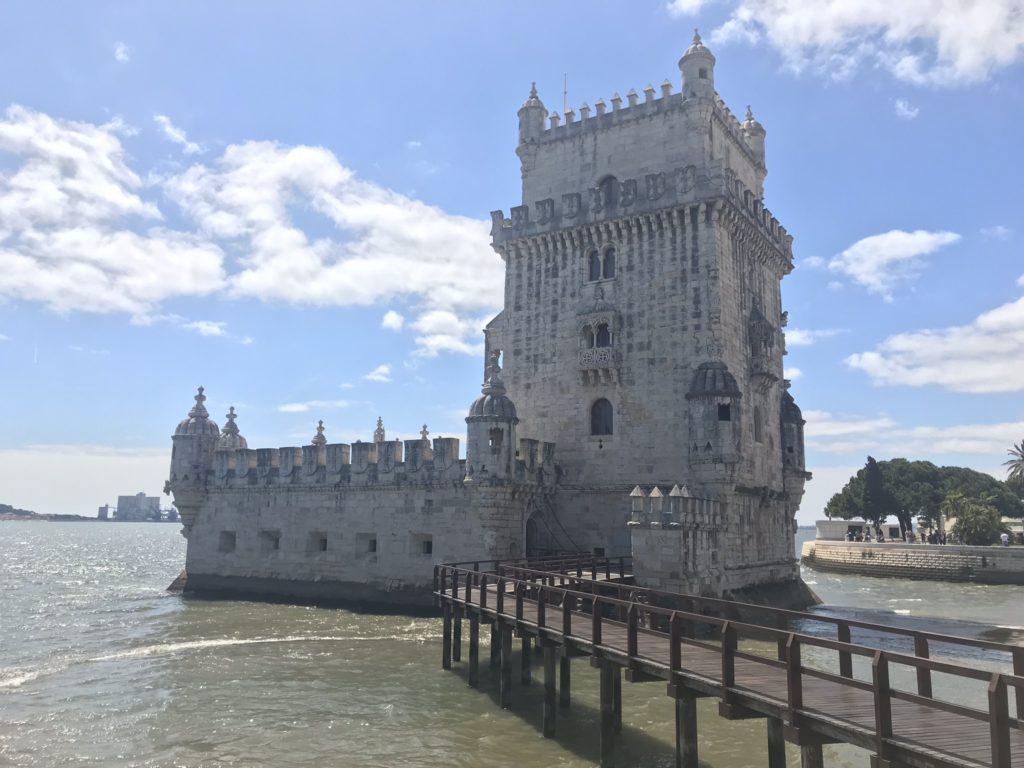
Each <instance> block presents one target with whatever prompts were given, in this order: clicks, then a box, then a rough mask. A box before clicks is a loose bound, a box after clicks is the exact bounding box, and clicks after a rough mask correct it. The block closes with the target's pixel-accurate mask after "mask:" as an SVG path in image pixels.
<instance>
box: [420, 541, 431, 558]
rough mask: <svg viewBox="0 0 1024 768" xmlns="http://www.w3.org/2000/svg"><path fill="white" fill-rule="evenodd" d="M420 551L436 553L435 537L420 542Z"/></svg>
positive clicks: (425, 553) (426, 553)
mask: <svg viewBox="0 0 1024 768" xmlns="http://www.w3.org/2000/svg"><path fill="white" fill-rule="evenodd" d="M420 552H422V553H423V554H424V555H432V554H434V541H433V539H424V540H423V541H421V542H420Z"/></svg>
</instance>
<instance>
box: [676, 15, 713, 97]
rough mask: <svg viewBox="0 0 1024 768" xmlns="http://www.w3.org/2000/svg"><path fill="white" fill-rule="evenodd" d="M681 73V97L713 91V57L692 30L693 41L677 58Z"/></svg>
mask: <svg viewBox="0 0 1024 768" xmlns="http://www.w3.org/2000/svg"><path fill="white" fill-rule="evenodd" d="M679 71H680V72H682V73H683V98H684V99H688V98H691V97H710V96H713V95H714V93H715V57H714V54H712V53H711V51H709V50H708V49H707V48H706V47H705V46H704V43H703V41H702V40H701V39H700V33H699V32H698V31H697V30H696V29H695V30H693V42H692V43H690V47H689V48H687V49H686V53H684V54H683V58H681V59H680V60H679Z"/></svg>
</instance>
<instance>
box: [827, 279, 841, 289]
mask: <svg viewBox="0 0 1024 768" xmlns="http://www.w3.org/2000/svg"><path fill="white" fill-rule="evenodd" d="M828 289H829V290H830V291H841V290H843V284H842V283H841V282H839V281H838V280H829V281H828Z"/></svg>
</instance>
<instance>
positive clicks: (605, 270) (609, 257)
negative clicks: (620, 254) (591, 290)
mask: <svg viewBox="0 0 1024 768" xmlns="http://www.w3.org/2000/svg"><path fill="white" fill-rule="evenodd" d="M587 276H588V279H589V280H591V281H594V280H601V279H602V278H603V279H605V280H610V279H611V278H613V277H615V248H614V246H609V247H608V248H605V249H604V254H603V257H602V254H601V253H599V252H598V251H597V249H594V250H592V251H591V252H590V253H589V254H588V255H587Z"/></svg>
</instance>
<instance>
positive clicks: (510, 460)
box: [466, 358, 519, 482]
mask: <svg viewBox="0 0 1024 768" xmlns="http://www.w3.org/2000/svg"><path fill="white" fill-rule="evenodd" d="M500 373H501V369H500V368H498V362H497V359H493V358H492V360H491V363H490V364H489V365H488V367H487V381H486V382H484V385H483V387H482V388H481V390H480V397H478V398H477V399H476V400H474V401H473V404H472V405H471V406H470V407H469V415H468V416H466V482H473V481H479V480H483V479H488V480H507V479H509V478H511V477H513V475H514V471H515V466H514V463H515V454H516V451H515V445H516V424H518V423H519V417H518V416H516V406H515V403H513V402H512V400H511V399H509V397H508V396H507V395H506V394H505V384H504V383H503V382H502V380H501V377H500V375H499V374H500Z"/></svg>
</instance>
